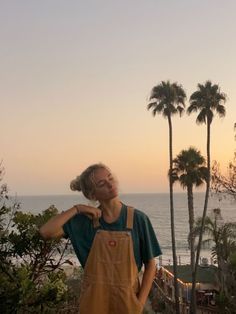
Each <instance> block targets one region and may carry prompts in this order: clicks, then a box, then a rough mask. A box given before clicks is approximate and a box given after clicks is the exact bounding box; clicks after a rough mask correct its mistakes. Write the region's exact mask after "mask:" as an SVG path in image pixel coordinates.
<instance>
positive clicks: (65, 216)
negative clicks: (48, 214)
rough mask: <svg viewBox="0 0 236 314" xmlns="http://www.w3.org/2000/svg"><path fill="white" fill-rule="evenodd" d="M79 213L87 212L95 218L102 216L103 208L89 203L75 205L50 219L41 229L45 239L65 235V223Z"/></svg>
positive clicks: (86, 213) (90, 216)
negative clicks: (88, 204)
mask: <svg viewBox="0 0 236 314" xmlns="http://www.w3.org/2000/svg"><path fill="white" fill-rule="evenodd" d="M77 214H85V215H87V216H89V218H91V219H93V218H99V217H100V216H101V210H100V209H98V208H96V207H91V206H87V205H75V206H73V207H71V208H70V209H68V210H66V211H65V212H62V213H61V214H58V215H56V216H55V217H52V218H51V219H49V220H48V221H47V222H46V223H45V224H44V225H43V226H42V227H41V228H40V230H39V232H40V234H41V236H42V237H43V238H44V239H45V240H49V239H55V238H61V237H63V235H64V231H63V225H64V224H65V223H66V222H67V221H68V220H70V219H71V218H72V217H73V216H75V215H77Z"/></svg>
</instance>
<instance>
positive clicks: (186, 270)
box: [156, 261, 219, 313]
mask: <svg viewBox="0 0 236 314" xmlns="http://www.w3.org/2000/svg"><path fill="white" fill-rule="evenodd" d="M217 272H218V268H217V267H216V266H213V265H208V263H206V261H205V263H204V264H202V265H200V266H199V267H198V273H197V280H196V300H197V305H198V306H199V307H210V308H212V307H213V308H214V306H215V296H216V294H217V293H218V292H219V283H218V279H217ZM177 273H178V282H179V296H180V303H181V304H182V306H183V308H185V310H184V311H183V313H188V310H187V309H188V305H189V303H190V298H191V288H192V274H191V266H190V265H178V266H177ZM156 283H157V285H158V288H159V290H160V291H159V292H161V293H162V294H163V295H164V296H165V298H166V300H167V301H168V302H174V300H175V296H174V275H173V266H162V267H161V268H160V270H159V271H158V273H157V277H156Z"/></svg>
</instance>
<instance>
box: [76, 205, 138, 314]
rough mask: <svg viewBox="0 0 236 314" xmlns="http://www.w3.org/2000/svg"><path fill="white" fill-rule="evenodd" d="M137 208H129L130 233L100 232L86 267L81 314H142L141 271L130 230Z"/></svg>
mask: <svg viewBox="0 0 236 314" xmlns="http://www.w3.org/2000/svg"><path fill="white" fill-rule="evenodd" d="M133 216H134V209H133V208H131V207H128V208H127V221H126V228H127V229H128V230H129V231H106V230H100V229H98V230H97V233H96V235H95V238H94V241H93V244H92V247H91V250H90V253H89V256H88V259H87V262H86V265H85V268H84V280H83V284H82V289H81V296H80V305H79V308H80V311H79V313H80V314H140V313H142V309H143V305H142V304H141V303H140V302H139V300H138V299H137V296H136V294H137V293H138V291H139V281H138V268H137V265H136V262H135V257H134V251H133V241H132V236H131V230H132V228H133Z"/></svg>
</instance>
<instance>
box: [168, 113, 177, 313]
mask: <svg viewBox="0 0 236 314" xmlns="http://www.w3.org/2000/svg"><path fill="white" fill-rule="evenodd" d="M168 123H169V158H170V171H169V173H170V175H169V188H170V221H171V241H172V254H173V271H174V289H175V312H176V314H180V308H179V287H178V280H177V279H178V274H177V255H176V246H175V220H174V201H173V174H172V172H173V152H172V123H171V117H170V116H168Z"/></svg>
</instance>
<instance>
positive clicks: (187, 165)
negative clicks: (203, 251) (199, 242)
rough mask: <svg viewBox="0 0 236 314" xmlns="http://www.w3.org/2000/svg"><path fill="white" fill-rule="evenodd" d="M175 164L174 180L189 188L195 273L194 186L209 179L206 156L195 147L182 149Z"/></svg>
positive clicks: (192, 257) (192, 266)
mask: <svg viewBox="0 0 236 314" xmlns="http://www.w3.org/2000/svg"><path fill="white" fill-rule="evenodd" d="M173 165H174V168H173V180H174V181H178V182H179V183H180V185H181V186H182V187H183V189H187V197H188V212H189V235H190V236H189V246H190V257H191V268H192V273H193V272H194V265H195V249H194V234H193V226H194V205H193V187H194V186H195V187H199V186H201V185H202V184H204V182H205V181H206V180H207V168H206V167H205V158H204V157H203V156H202V155H201V153H200V151H199V150H197V149H196V148H194V147H190V148H189V149H187V150H182V151H181V152H180V153H179V154H178V155H177V157H176V158H175V159H174V160H173Z"/></svg>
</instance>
